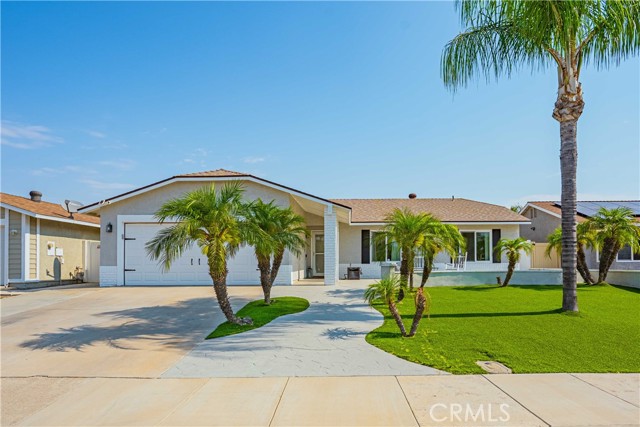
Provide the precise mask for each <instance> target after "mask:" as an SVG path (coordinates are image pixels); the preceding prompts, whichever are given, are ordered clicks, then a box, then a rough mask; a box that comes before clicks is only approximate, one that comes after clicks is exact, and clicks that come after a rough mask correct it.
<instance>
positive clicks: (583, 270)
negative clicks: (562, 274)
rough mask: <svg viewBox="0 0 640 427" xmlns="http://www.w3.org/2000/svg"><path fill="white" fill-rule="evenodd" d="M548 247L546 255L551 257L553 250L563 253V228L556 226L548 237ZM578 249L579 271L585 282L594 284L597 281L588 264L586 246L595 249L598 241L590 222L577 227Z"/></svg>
mask: <svg viewBox="0 0 640 427" xmlns="http://www.w3.org/2000/svg"><path fill="white" fill-rule="evenodd" d="M547 242H548V243H549V244H548V245H547V248H546V249H545V251H544V252H545V255H546V256H547V257H551V251H552V250H553V251H556V253H558V254H560V253H562V229H561V228H560V227H558V228H556V229H555V230H554V231H553V233H551V234H549V236H548V237H547ZM576 243H577V244H576V250H577V255H576V257H577V264H576V266H577V269H578V273H580V275H581V276H582V279H583V280H584V282H585V283H586V284H588V285H592V284H594V283H595V280H593V277H591V272H590V271H589V267H588V265H587V257H586V255H585V252H584V250H585V248H590V249H595V248H596V241H595V235H594V233H593V231H592V230H591V227H590V224H589V222H581V223H579V224H578V226H577V227H576Z"/></svg>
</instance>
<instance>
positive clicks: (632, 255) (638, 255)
mask: <svg viewBox="0 0 640 427" xmlns="http://www.w3.org/2000/svg"><path fill="white" fill-rule="evenodd" d="M617 260H618V261H640V252H633V251H632V250H631V246H629V245H625V246H624V247H623V248H622V249H620V252H618V257H617Z"/></svg>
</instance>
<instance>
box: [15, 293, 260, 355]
mask: <svg viewBox="0 0 640 427" xmlns="http://www.w3.org/2000/svg"><path fill="white" fill-rule="evenodd" d="M238 300H239V298H234V301H233V303H234V305H236V304H242V305H244V304H246V303H247V302H248V300H247V301H244V302H243V301H238ZM219 310H220V309H219V308H218V303H217V302H216V300H215V299H214V298H193V299H189V300H185V301H179V302H176V303H175V304H171V305H162V306H160V305H157V306H150V307H137V308H131V309H126V310H118V311H107V312H103V313H98V314H95V316H98V317H102V318H104V321H103V322H101V323H100V324H95V325H81V326H74V327H71V328H59V329H58V330H57V331H55V332H43V333H38V334H35V335H34V338H33V339H30V340H28V341H25V342H23V343H21V344H20V346H21V347H23V348H30V349H33V350H50V351H67V350H77V351H81V350H82V349H83V348H85V347H88V346H93V345H95V344H99V343H103V344H107V345H109V346H111V347H114V348H118V349H122V350H137V348H136V346H135V345H132V341H133V342H134V344H135V341H140V342H149V341H153V342H154V343H155V344H157V347H158V349H159V350H162V348H167V347H168V348H174V349H191V348H192V347H193V346H194V345H195V344H197V343H199V342H201V341H202V340H203V339H204V335H205V334H206V333H207V332H209V331H210V330H211V329H212V328H213V327H215V326H216V322H217V320H218V321H219V320H221V317H219V318H218V319H216V316H215V314H216V311H219ZM104 322H107V323H108V324H107V325H104ZM122 341H126V342H122Z"/></svg>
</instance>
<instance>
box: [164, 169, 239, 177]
mask: <svg viewBox="0 0 640 427" xmlns="http://www.w3.org/2000/svg"><path fill="white" fill-rule="evenodd" d="M215 172H218V173H220V172H222V173H228V174H231V175H233V176H251V175H250V174H248V173H245V172H238V171H232V170H229V169H223V168H218V169H210V170H206V171H199V172H189V173H182V174H178V175H174V177H179V176H190V175H201V174H206V173H215Z"/></svg>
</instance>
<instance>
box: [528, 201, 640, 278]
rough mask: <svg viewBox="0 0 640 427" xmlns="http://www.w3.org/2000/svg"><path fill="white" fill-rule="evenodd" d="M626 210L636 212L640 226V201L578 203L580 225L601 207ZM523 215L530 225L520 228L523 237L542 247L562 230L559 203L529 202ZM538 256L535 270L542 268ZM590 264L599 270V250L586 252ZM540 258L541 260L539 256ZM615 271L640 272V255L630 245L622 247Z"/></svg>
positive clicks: (612, 266)
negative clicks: (553, 234) (623, 208)
mask: <svg viewBox="0 0 640 427" xmlns="http://www.w3.org/2000/svg"><path fill="white" fill-rule="evenodd" d="M619 207H626V208H629V209H631V210H632V211H633V213H634V215H635V216H636V218H637V221H638V222H639V223H640V200H626V201H579V202H578V203H577V215H576V220H577V221H578V223H580V222H584V221H586V220H587V219H589V218H590V217H591V216H593V215H595V213H596V212H597V211H598V210H599V209H600V208H607V209H614V208H619ZM520 213H521V214H522V215H523V216H525V217H527V218H528V219H529V220H530V221H531V224H530V225H521V226H520V235H521V236H522V237H524V238H526V239H528V240H531V241H532V242H535V243H537V244H538V245H536V246H539V247H544V246H545V245H546V243H547V237H548V236H549V234H551V233H552V232H553V230H555V229H556V228H558V227H560V222H561V205H560V203H559V202H552V201H539V202H528V203H527V204H526V205H525V206H524V208H522V210H521V211H520ZM537 253H538V251H536V252H535V253H534V257H533V259H534V261H533V267H538V265H537V261H536V259H537V258H536V255H535V254H537ZM586 257H587V265H588V266H589V268H590V269H594V270H596V269H598V262H599V258H598V253H597V251H591V250H587V251H586ZM539 258H541V257H540V256H539ZM553 260H555V261H554V262H556V263H557V267H560V264H559V260H558V257H557V255H554V256H553ZM611 269H612V270H640V253H633V252H632V251H631V248H630V247H629V246H626V247H624V248H622V250H621V251H620V252H618V255H617V257H616V261H614V263H613V264H612V265H611Z"/></svg>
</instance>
